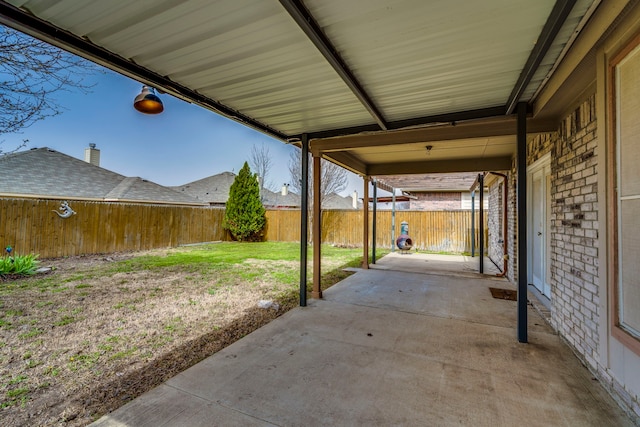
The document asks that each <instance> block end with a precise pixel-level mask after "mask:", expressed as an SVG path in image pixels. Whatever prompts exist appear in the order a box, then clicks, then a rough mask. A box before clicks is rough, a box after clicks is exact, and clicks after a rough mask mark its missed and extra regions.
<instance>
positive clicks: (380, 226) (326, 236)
mask: <svg viewBox="0 0 640 427" xmlns="http://www.w3.org/2000/svg"><path fill="white" fill-rule="evenodd" d="M362 215H363V213H362V211H325V212H323V215H322V231H323V232H322V240H323V242H326V243H332V244H335V245H339V246H362ZM475 216H476V218H475V239H476V242H475V245H476V248H478V245H479V237H480V231H479V224H480V220H479V215H478V212H476V215H475ZM376 217H377V220H376V246H377V247H379V248H391V245H392V242H391V221H392V213H391V211H387V210H385V211H378V212H377V215H376ZM486 218H487V215H486V211H485V230H486V225H487V221H486ZM402 221H406V222H408V223H409V236H410V237H411V239H412V241H413V245H414V247H415V248H417V249H419V250H425V251H434V252H454V253H460V252H471V211H468V210H465V211H463V210H458V211H396V219H395V237H396V239H397V238H398V236H399V235H400V224H401V223H402ZM369 223H370V224H372V223H373V214H372V213H371V212H370V213H369ZM372 228H373V227H372V226H370V227H369V242H371V239H372V237H373V236H372ZM485 236H486V233H485ZM485 241H486V240H485Z"/></svg>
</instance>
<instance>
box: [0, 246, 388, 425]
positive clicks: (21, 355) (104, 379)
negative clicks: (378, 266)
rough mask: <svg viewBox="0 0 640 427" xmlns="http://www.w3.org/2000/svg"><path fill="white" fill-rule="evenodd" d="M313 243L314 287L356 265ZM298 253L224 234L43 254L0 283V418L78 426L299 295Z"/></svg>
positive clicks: (352, 253) (354, 252) (348, 252)
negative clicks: (211, 239)
mask: <svg viewBox="0 0 640 427" xmlns="http://www.w3.org/2000/svg"><path fill="white" fill-rule="evenodd" d="M322 251H323V254H322V255H323V259H322V269H323V271H322V288H323V289H326V288H328V287H329V286H331V285H333V284H335V283H337V282H338V281H340V280H342V279H343V278H345V277H347V276H348V275H349V274H350V273H348V272H345V271H343V269H344V268H345V267H357V266H360V264H361V259H362V250H361V249H344V248H334V247H330V246H323V250H322ZM378 252H379V254H380V255H383V254H384V252H381V251H378ZM299 256H300V248H299V245H298V244H297V243H274V242H263V243H231V242H224V243H216V244H211V245H202V246H190V247H180V248H175V249H166V250H158V251H150V252H145V253H128V254H111V255H100V256H87V257H73V258H64V259H56V260H43V261H42V262H41V265H42V266H52V267H54V270H53V272H52V273H50V274H47V275H44V276H35V277H29V278H24V279H17V280H13V279H5V280H3V281H0V417H1V418H2V420H3V422H2V424H3V425H54V424H55V425H58V424H60V425H68V426H81V425H87V424H89V423H90V422H91V421H93V420H95V419H96V418H97V417H99V416H101V415H103V414H104V413H106V412H109V411H112V410H114V409H116V408H117V407H119V406H121V405H123V404H124V403H126V402H127V401H129V400H131V399H133V398H134V397H136V396H138V395H140V394H142V393H144V392H145V391H147V390H149V389H151V388H152V387H154V386H156V385H158V384H160V383H162V382H163V381H165V380H166V379H168V378H170V377H172V376H173V375H175V374H177V373H178V372H180V371H182V370H184V369H186V368H188V367H189V366H192V365H193V364H195V363H197V362H199V361H200V360H202V359H204V358H206V357H207V356H209V355H211V354H213V353H215V352H216V351H218V350H220V349H222V348H224V347H225V346H227V345H229V344H231V343H233V342H234V341H236V340H238V339H240V338H242V337H243V336H245V335H246V334H248V333H250V332H252V331H253V330H255V329H257V328H259V327H260V326H262V325H264V324H266V323H268V322H269V321H271V320H272V319H274V318H275V317H277V316H279V315H281V314H282V313H284V312H286V311H287V310H289V309H291V308H293V307H295V306H297V305H298V289H299V274H300V273H299V271H300V270H299ZM311 259H312V257H311V250H310V251H309V260H311ZM308 274H309V277H311V274H312V269H311V265H309V269H308ZM310 287H311V285H310V283H309V284H308V288H309V289H310ZM265 299H268V300H273V301H276V302H278V304H279V306H280V307H279V308H278V309H275V308H270V309H261V308H258V307H257V303H258V301H259V300H265Z"/></svg>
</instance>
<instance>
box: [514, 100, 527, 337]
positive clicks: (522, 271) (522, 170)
mask: <svg viewBox="0 0 640 427" xmlns="http://www.w3.org/2000/svg"><path fill="white" fill-rule="evenodd" d="M526 115H527V105H526V104H525V103H524V102H520V103H518V157H517V165H518V172H517V173H518V175H517V190H516V191H517V195H516V199H517V206H518V207H517V212H518V219H517V222H518V225H517V229H518V341H520V342H522V343H526V342H527V341H528V337H527V118H526Z"/></svg>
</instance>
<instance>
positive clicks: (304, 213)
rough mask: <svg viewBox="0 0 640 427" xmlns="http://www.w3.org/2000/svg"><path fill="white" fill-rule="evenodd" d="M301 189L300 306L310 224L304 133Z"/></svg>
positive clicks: (304, 296) (304, 297) (303, 297)
mask: <svg viewBox="0 0 640 427" xmlns="http://www.w3.org/2000/svg"><path fill="white" fill-rule="evenodd" d="M301 143H302V156H301V159H302V160H301V163H302V165H301V169H302V177H301V181H302V182H301V191H300V193H301V194H300V307H306V306H307V235H308V224H309V222H308V221H309V136H308V135H307V134H306V133H305V134H302V141H301Z"/></svg>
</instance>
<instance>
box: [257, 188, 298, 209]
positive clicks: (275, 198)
mask: <svg viewBox="0 0 640 427" xmlns="http://www.w3.org/2000/svg"><path fill="white" fill-rule="evenodd" d="M262 203H263V204H264V205H265V206H271V207H275V208H298V209H299V208H300V196H299V195H297V194H295V193H291V192H287V194H286V195H284V196H283V195H282V192H274V191H269V190H265V191H264V192H263V194H262Z"/></svg>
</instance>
